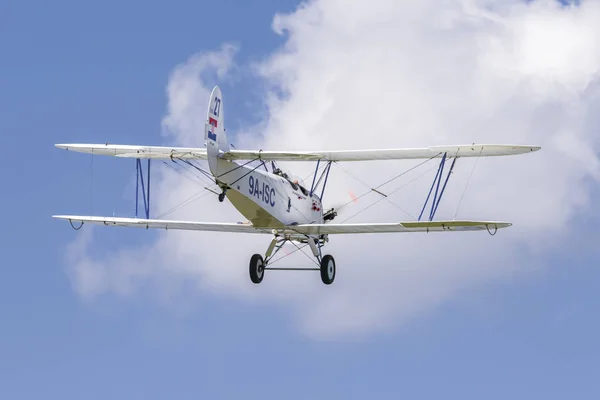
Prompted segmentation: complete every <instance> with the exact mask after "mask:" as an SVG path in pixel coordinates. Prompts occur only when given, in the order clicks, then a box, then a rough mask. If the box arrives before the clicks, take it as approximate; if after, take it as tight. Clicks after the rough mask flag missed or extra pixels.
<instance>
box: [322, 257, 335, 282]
mask: <svg viewBox="0 0 600 400" xmlns="http://www.w3.org/2000/svg"><path fill="white" fill-rule="evenodd" d="M321 280H322V281H323V283H324V284H326V285H331V284H332V283H333V281H334V280H335V260H334V259H333V257H332V256H330V255H329V254H327V255H326V256H325V257H323V258H322V259H321Z"/></svg>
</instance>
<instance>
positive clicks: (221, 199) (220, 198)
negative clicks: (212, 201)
mask: <svg viewBox="0 0 600 400" xmlns="http://www.w3.org/2000/svg"><path fill="white" fill-rule="evenodd" d="M223 200H225V192H223V193H219V202H221V203H222V202H223Z"/></svg>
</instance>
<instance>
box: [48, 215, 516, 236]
mask: <svg viewBox="0 0 600 400" xmlns="http://www.w3.org/2000/svg"><path fill="white" fill-rule="evenodd" d="M54 218H60V219H66V220H69V221H71V222H73V221H76V222H83V223H92V224H99V225H107V226H126V227H135V228H146V229H148V228H155V229H177V230H191V231H212V232H234V233H266V234H273V233H274V231H277V232H278V233H281V234H285V233H290V234H293V233H299V234H303V235H322V234H329V235H331V234H342V233H345V234H350V233H393V232H447V231H480V230H488V231H494V232H495V231H496V230H497V229H500V228H507V227H509V226H511V225H512V224H511V223H508V222H499V221H433V222H429V221H414V222H396V223H374V224H303V225H290V226H286V227H283V228H255V227H254V226H252V225H249V224H241V223H240V224H234V223H218V222H190V221H169V220H161V219H137V218H117V217H91V216H90V217H88V216H81V215H55V216H54Z"/></svg>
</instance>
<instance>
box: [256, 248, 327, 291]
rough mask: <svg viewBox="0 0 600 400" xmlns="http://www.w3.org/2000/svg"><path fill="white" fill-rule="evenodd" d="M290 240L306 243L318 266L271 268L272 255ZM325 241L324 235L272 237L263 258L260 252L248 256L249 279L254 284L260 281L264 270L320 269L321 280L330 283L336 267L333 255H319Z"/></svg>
mask: <svg viewBox="0 0 600 400" xmlns="http://www.w3.org/2000/svg"><path fill="white" fill-rule="evenodd" d="M291 240H294V241H299V242H300V243H303V244H308V246H309V247H310V249H311V250H312V253H313V255H314V256H315V257H316V259H317V260H318V265H319V267H318V268H273V267H269V266H268V265H269V263H270V261H271V260H272V259H273V257H274V256H275V254H277V252H278V251H279V250H281V248H282V247H283V245H284V244H285V242H287V241H291ZM326 241H327V238H326V237H320V238H314V237H308V236H305V237H301V238H294V239H291V238H289V237H285V238H284V237H280V236H275V237H274V238H273V240H271V243H270V244H269V248H268V249H267V252H266V253H265V257H264V258H263V256H261V255H260V254H254V255H253V256H252V257H251V258H250V265H249V273H250V280H251V281H252V283H255V284H258V283H261V282H262V280H263V277H264V275H265V271H266V270H279V271H320V274H321V281H322V282H323V283H324V284H325V285H331V284H332V283H333V281H334V280H335V272H336V267H335V260H334V258H333V256H331V255H329V254H327V255H325V256H322V255H321V247H323V245H324V244H325V242H326Z"/></svg>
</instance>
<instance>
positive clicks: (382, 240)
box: [68, 0, 600, 338]
mask: <svg viewBox="0 0 600 400" xmlns="http://www.w3.org/2000/svg"><path fill="white" fill-rule="evenodd" d="M598 20H600V2H598V1H587V2H582V4H580V5H577V6H565V5H563V4H560V3H559V2H556V1H549V0H548V1H534V2H528V3H524V2H521V1H506V0H462V1H459V0H455V1H446V2H439V1H433V0H421V1H413V2H408V1H406V2H399V1H396V0H374V1H370V2H368V3H365V2H362V1H348V0H344V1H341V0H315V1H311V2H309V3H306V4H302V5H301V6H299V7H298V9H297V10H295V11H294V12H292V13H289V14H278V15H276V16H275V18H274V20H273V30H274V31H275V32H276V33H277V34H280V35H284V36H285V44H284V45H283V46H282V47H281V48H279V49H276V50H275V51H274V52H273V53H272V54H271V55H269V56H268V57H267V58H266V59H265V60H264V61H263V62H262V63H260V65H259V66H258V68H256V72H257V75H258V79H260V80H261V84H263V85H262V86H263V87H266V88H267V89H266V92H265V95H264V99H265V109H266V110H267V111H268V112H267V113H266V114H265V115H264V118H263V119H262V120H261V121H260V122H259V124H258V125H257V126H254V127H248V128H247V129H246V130H245V131H244V132H237V133H230V135H233V134H236V136H235V137H236V139H235V140H236V143H238V146H237V147H238V148H239V147H241V146H240V145H239V144H240V143H241V144H243V146H244V147H254V148H257V147H261V148H265V149H267V148H268V149H290V150H299V149H303V150H310V149H316V148H318V149H351V148H384V147H413V146H417V147H421V146H427V145H437V144H464V143H472V142H479V143H513V142H514V143H522V144H540V145H542V146H543V150H542V152H538V153H534V154H529V155H525V156H519V157H513V158H510V159H509V158H499V159H481V160H472V159H460V160H458V162H457V165H456V170H455V173H454V174H453V176H452V178H451V180H450V186H449V188H448V190H447V193H446V195H445V196H446V197H445V198H444V201H443V204H442V205H441V206H440V209H439V211H438V216H437V217H438V218H454V217H457V218H483V219H499V220H509V221H513V222H514V223H515V226H514V227H512V228H510V229H508V230H504V231H501V232H499V233H498V235H497V236H495V237H493V238H492V237H489V236H488V235H487V234H485V233H464V234H456V233H451V234H414V235H412V234H397V235H367V236H347V237H343V238H342V237H332V238H331V240H330V243H329V245H328V247H327V251H328V252H329V253H331V254H333V255H334V256H335V257H336V261H337V265H338V276H337V277H336V282H335V283H334V285H332V286H330V287H325V286H324V285H322V284H321V283H320V281H319V278H318V276H317V275H316V274H314V275H313V274H292V273H289V274H287V273H283V274H282V273H279V274H278V273H269V274H267V276H266V278H265V280H264V281H263V283H262V284H261V285H259V286H254V285H252V284H251V283H250V281H249V279H248V277H247V263H248V259H249V257H250V255H251V254H253V253H257V252H258V253H261V252H264V250H265V249H266V246H267V245H268V241H269V238H267V237H256V236H254V235H249V236H251V237H247V236H237V235H234V234H208V233H190V232H168V233H164V232H160V233H158V234H157V236H156V239H155V240H154V241H153V242H152V243H151V244H150V245H149V246H147V248H144V249H138V248H133V249H122V250H121V251H120V252H117V254H116V255H115V256H107V257H102V256H99V257H95V258H94V257H92V256H91V255H90V254H89V249H88V248H87V245H88V244H89V242H86V241H85V240H83V241H82V242H76V243H74V244H73V245H72V246H71V248H70V251H69V259H68V263H69V271H70V273H71V276H72V277H73V282H74V286H75V288H76V289H77V290H78V291H79V292H80V293H82V294H84V295H88V296H90V295H95V294H98V293H104V292H111V291H112V292H115V293H118V294H131V293H135V291H136V288H138V287H139V286H140V285H142V284H147V283H148V282H150V283H152V285H153V287H155V288H156V290H159V291H162V290H165V289H164V288H165V285H168V284H166V283H165V282H169V283H170V286H169V287H171V288H173V287H177V285H180V284H181V282H183V281H185V282H188V283H189V282H192V284H193V287H194V290H199V291H203V292H210V293H212V295H215V296H217V295H218V296H231V297H234V298H237V299H244V300H248V299H250V300H253V301H260V302H263V303H265V304H273V305H277V306H279V307H286V308H288V309H289V310H291V311H292V312H291V313H290V315H291V318H292V319H293V322H294V323H295V324H297V326H298V327H299V328H300V329H301V330H302V332H304V333H306V334H308V335H310V336H312V337H318V338H328V337H333V338H334V337H338V336H340V335H344V336H345V337H347V336H348V335H363V334H368V333H371V332H375V331H381V330H385V329H392V328H394V327H397V326H399V325H401V324H403V323H406V322H407V321H410V319H411V318H413V317H414V316H416V315H417V314H419V313H423V312H426V311H428V310H431V309H433V308H434V307H435V306H436V305H439V304H441V303H442V302H443V301H445V300H447V299H449V298H451V296H452V295H454V294H456V293H457V292H458V291H460V290H461V289H464V288H467V287H469V286H470V285H474V284H476V283H481V282H485V281H487V280H491V279H501V278H502V277H505V276H509V275H511V274H516V273H518V271H520V270H522V269H526V268H531V267H532V266H536V265H537V264H538V260H539V259H540V257H539V255H540V252H542V251H544V250H548V249H549V248H551V246H553V245H554V243H556V242H558V241H560V240H563V239H564V238H565V237H566V236H567V235H571V234H574V233H575V232H576V228H577V226H576V225H574V224H573V222H572V220H573V218H574V217H576V216H578V215H581V214H582V213H585V212H586V211H587V210H588V209H589V207H590V204H591V198H590V196H591V191H590V189H591V186H592V185H595V184H597V181H598V180H599V179H600V162H599V160H598V157H597V155H596V154H597V151H598V149H599V147H600V143H599V139H598V135H597V133H596V131H597V130H598V128H599V127H600V123H599V122H600V121H598V117H596V115H595V110H597V109H598V106H600V96H599V93H600V90H599V89H600V85H599V80H598V71H599V67H600V42H599V40H598V38H600V25H598V24H597V21H598ZM234 58H235V48H233V47H231V46H227V45H226V46H224V47H223V48H222V49H221V50H219V51H216V52H209V53H202V54H198V55H195V56H193V57H191V58H190V59H189V60H188V61H187V62H185V63H184V64H182V65H180V66H178V67H176V68H175V70H174V72H173V73H172V75H171V77H170V79H169V83H168V86H167V96H168V112H167V115H166V116H165V118H164V120H163V128H164V129H163V130H164V132H165V134H166V137H167V139H168V143H169V144H173V145H184V146H192V145H195V146H201V145H202V132H203V131H202V124H203V120H204V118H205V110H206V107H207V101H208V94H209V90H210V87H211V86H212V84H213V80H212V79H211V80H207V79H206V77H207V76H208V75H207V74H209V75H210V74H212V75H213V76H216V78H219V79H224V78H225V77H227V76H228V74H229V75H231V71H232V68H234V67H235V64H234ZM228 95H232V94H231V93H228V92H226V93H225V94H224V97H225V98H224V101H225V107H226V106H227V96H228ZM226 124H227V120H226ZM415 164H416V163H415V162H369V163H360V165H356V164H353V165H350V164H344V165H341V166H334V167H333V168H332V177H331V178H332V179H331V180H330V184H329V190H328V191H327V193H326V197H325V202H326V203H327V202H329V203H330V204H339V203H344V202H347V201H348V200H349V195H348V193H349V192H352V193H356V194H360V193H362V191H365V190H368V187H365V186H363V185H362V184H361V183H360V182H359V181H364V182H368V183H369V184H370V185H372V186H374V185H377V184H379V183H381V182H384V181H386V180H387V179H388V178H390V177H393V176H395V175H397V174H398V173H399V172H401V171H403V170H406V169H408V168H410V167H411V166H413V165H415ZM290 167H291V168H293V169H294V171H298V173H299V174H308V173H309V172H310V170H311V169H312V168H314V166H312V165H306V164H301V163H297V164H296V165H290ZM435 167H436V165H434V164H427V165H425V166H423V167H420V168H419V169H417V170H415V171H413V172H411V173H410V174H407V175H406V176H403V177H402V178H400V179H398V180H396V181H394V182H393V183H391V184H390V185H388V186H384V187H383V188H382V191H384V192H388V193H389V192H391V191H393V190H394V189H396V188H400V187H401V186H403V185H406V184H407V183H408V182H410V181H411V180H412V179H414V178H416V177H417V176H419V174H422V173H424V172H427V171H428V170H429V169H431V168H435ZM342 168H344V169H342ZM434 174H435V170H432V171H429V172H428V174H427V175H425V176H424V177H423V178H421V179H418V180H416V181H415V182H413V183H410V184H408V185H407V186H406V187H404V188H403V189H401V190H399V191H398V192H396V193H395V194H394V195H393V196H391V197H390V200H391V202H390V201H387V200H383V201H380V202H379V203H377V205H376V206H375V207H371V208H369V209H367V210H366V211H365V212H363V213H361V214H359V215H357V216H356V217H354V218H352V219H350V221H351V222H359V221H389V220H406V219H410V218H411V217H412V218H414V217H415V216H416V215H418V213H419V211H420V207H421V205H422V201H423V200H424V197H425V195H426V193H427V190H428V188H429V187H428V186H429V184H430V182H431V179H432V178H433V175H434ZM356 178H358V179H356ZM154 188H155V191H154V193H155V194H156V195H157V196H158V198H156V200H155V204H158V206H159V207H160V209H162V210H169V209H171V208H172V207H174V206H176V205H177V204H178V203H180V202H181V201H183V200H185V199H187V198H190V197H192V196H194V195H195V194H197V193H198V192H199V191H202V190H203V189H202V187H199V186H198V185H197V184H194V183H193V182H190V181H189V180H186V179H185V178H184V177H182V176H181V175H178V174H175V173H173V171H171V170H162V171H161V173H160V176H159V177H158V180H157V184H156V185H155V186H154ZM377 200H379V198H378V197H377V195H376V194H371V195H368V196H365V197H364V198H361V199H360V200H359V202H358V203H357V204H352V205H350V206H348V208H347V209H345V210H344V213H343V214H342V215H340V217H339V219H340V221H343V220H344V219H346V218H348V217H351V216H352V215H353V214H354V213H355V212H357V211H359V210H361V209H362V208H364V207H366V206H368V205H369V204H370V203H372V202H373V201H377ZM169 218H172V219H191V220H200V221H216V220H218V221H237V220H240V219H241V216H240V215H239V214H238V213H237V212H236V210H235V209H233V207H232V206H231V205H228V204H227V203H223V204H221V203H218V202H217V201H216V199H215V196H214V195H205V196H204V197H201V198H200V199H199V200H198V201H196V202H194V203H193V205H190V206H188V207H184V208H181V209H178V210H177V211H175V212H174V213H173V214H171V215H169ZM132 234H133V233H132ZM257 236H258V235H257ZM208 237H210V238H211V240H210V242H209V241H207V240H206V239H207V238H208ZM87 240H88V241H89V238H88V239H87ZM142 253H143V254H146V256H145V258H143V259H142V260H141V261H139V260H140V259H139V258H137V257H135V256H132V255H135V254H142ZM286 263H287V265H296V266H297V265H298V264H300V263H302V264H303V265H306V264H305V263H310V261H309V260H308V259H306V258H303V256H302V255H297V254H296V255H293V256H290V257H288V258H286V259H285V260H284V261H282V264H286ZM115 266H118V268H117V267H115ZM124 267H125V268H124Z"/></svg>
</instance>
